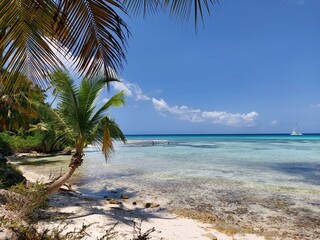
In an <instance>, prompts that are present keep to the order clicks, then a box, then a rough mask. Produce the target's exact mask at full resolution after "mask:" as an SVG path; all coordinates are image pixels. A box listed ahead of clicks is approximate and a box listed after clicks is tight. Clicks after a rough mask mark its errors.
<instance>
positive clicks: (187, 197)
mask: <svg viewBox="0 0 320 240" xmlns="http://www.w3.org/2000/svg"><path fill="white" fill-rule="evenodd" d="M115 150H116V151H115V153H114V154H113V155H112V157H111V159H109V161H108V163H106V162H105V161H104V159H103V156H102V155H101V153H99V152H98V151H96V150H95V149H94V148H88V149H86V151H85V154H86V155H85V161H84V164H83V166H82V167H81V169H80V174H79V178H78V181H77V184H78V185H79V190H80V191H82V192H84V193H87V194H95V195H98V196H104V195H105V194H108V192H110V188H111V189H116V190H120V191H122V192H123V191H124V192H126V193H128V194H129V195H130V196H140V197H141V201H143V199H148V198H150V199H151V198H153V199H154V200H155V201H156V199H165V201H166V205H165V207H166V208H167V209H169V210H172V209H185V208H187V209H198V210H199V209H200V210H201V211H205V212H206V213H212V214H215V215H217V216H219V219H220V220H222V221H224V222H228V224H233V225H234V226H236V225H237V226H238V228H240V229H244V228H245V226H247V225H248V224H249V225H250V226H253V231H254V232H258V233H263V232H271V233H272V234H273V236H278V234H279V236H285V237H284V239H287V238H286V237H288V236H289V238H288V239H299V237H300V238H302V239H317V238H318V237H319V239H320V232H319V231H318V230H315V229H320V228H319V226H320V217H319V215H320V135H304V136H297V137H294V136H288V135H200V136H195V135H188V136H184V135H180V136H172V135H168V136H164V135H161V136H129V137H128V143H127V144H126V145H124V144H121V143H116V147H115ZM239 209H240V210H239ZM239 212H240V214H239ZM232 213H233V214H232ZM230 214H231V217H230ZM302 223H304V225H303V226H301V224H302ZM281 226H282V227H281ZM280 228H282V230H279V229H280ZM299 234H301V236H300V235H299Z"/></svg>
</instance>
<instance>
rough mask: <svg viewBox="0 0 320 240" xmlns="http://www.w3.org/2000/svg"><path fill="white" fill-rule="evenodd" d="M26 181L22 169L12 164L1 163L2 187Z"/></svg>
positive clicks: (0, 176) (0, 184) (0, 186)
mask: <svg viewBox="0 0 320 240" xmlns="http://www.w3.org/2000/svg"><path fill="white" fill-rule="evenodd" d="M24 181H25V178H24V176H23V175H22V173H21V171H20V170H19V169H17V168H16V167H15V166H14V165H12V164H6V163H1V164H0V188H5V189H6V188H9V187H11V186H13V185H16V184H19V183H22V182H24Z"/></svg>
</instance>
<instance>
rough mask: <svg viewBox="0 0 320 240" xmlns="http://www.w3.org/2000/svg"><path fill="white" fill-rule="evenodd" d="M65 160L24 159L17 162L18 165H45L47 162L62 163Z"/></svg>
mask: <svg viewBox="0 0 320 240" xmlns="http://www.w3.org/2000/svg"><path fill="white" fill-rule="evenodd" d="M63 161H64V160H45V159H41V160H29V159H26V160H22V161H21V162H17V165H18V166H43V165H47V164H53V163H60V162H63Z"/></svg>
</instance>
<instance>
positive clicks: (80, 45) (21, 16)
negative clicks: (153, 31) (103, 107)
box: [0, 0, 218, 89]
mask: <svg viewBox="0 0 320 240" xmlns="http://www.w3.org/2000/svg"><path fill="white" fill-rule="evenodd" d="M216 2H218V0H187V1H186V0H77V1H69V0H44V1H38V0H3V1H1V3H0V74H1V76H0V77H1V78H2V79H6V81H7V83H8V84H7V86H8V88H9V89H12V88H14V87H18V86H19V82H20V81H19V80H17V79H19V76H20V75H23V76H27V77H28V78H29V79H31V80H33V81H35V82H36V83H38V84H40V85H41V86H44V85H47V84H46V83H49V78H50V77H49V76H50V74H52V72H53V71H56V70H61V69H64V64H63V61H62V60H61V59H62V58H65V59H71V60H72V61H73V62H74V67H75V69H76V70H77V71H78V72H80V73H81V75H84V76H87V77H89V78H91V77H94V76H96V75H97V73H99V72H100V71H101V70H103V71H104V73H105V75H106V76H109V77H113V76H114V73H115V72H117V71H118V70H119V69H121V68H122V64H123V61H125V59H126V57H125V53H126V46H127V40H128V37H129V36H130V31H129V27H128V25H127V24H126V22H125V21H124V19H125V18H126V15H127V14H130V13H132V14H134V15H138V14H141V13H142V14H143V15H146V14H147V13H155V12H158V11H164V12H168V13H169V14H170V15H171V16H173V17H179V19H183V20H187V19H188V18H189V17H190V16H193V17H194V19H195V25H197V22H198V19H199V17H200V18H202V17H203V15H204V12H208V13H210V6H211V5H213V4H214V3H216Z"/></svg>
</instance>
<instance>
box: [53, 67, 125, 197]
mask: <svg viewBox="0 0 320 240" xmlns="http://www.w3.org/2000/svg"><path fill="white" fill-rule="evenodd" d="M51 78H52V83H53V85H54V86H55V87H56V89H57V92H58V95H57V98H58V101H59V103H58V107H57V111H52V112H51V117H52V119H53V122H54V124H55V126H56V129H58V130H59V129H61V133H60V135H59V134H57V138H56V141H57V142H61V141H62V142H64V141H67V142H68V144H69V145H71V146H72V147H74V148H75V153H74V154H73V155H72V158H71V161H70V164H69V170H68V171H67V172H66V173H65V174H64V175H62V176H60V177H59V178H58V179H57V180H56V181H54V182H53V183H51V184H50V185H49V186H48V193H49V194H50V193H52V192H54V191H56V190H58V189H59V188H60V187H61V186H62V185H63V184H64V183H66V182H67V181H68V179H69V178H70V177H71V176H72V174H73V173H74V171H75V170H76V169H77V168H78V167H79V166H80V165H81V164H82V162H83V156H84V154H83V149H84V147H86V146H87V145H88V144H93V145H96V146H97V147H100V148H101V150H102V152H103V154H104V156H105V158H106V159H107V158H108V156H109V153H110V151H112V150H113V140H118V141H123V142H125V141H126V138H125V136H124V134H123V133H122V131H121V130H120V127H119V126H118V124H117V123H116V122H115V120H113V119H112V118H111V117H110V116H109V114H107V111H108V110H109V109H110V108H111V107H118V106H122V105H124V103H125V101H124V93H123V92H119V93H117V94H115V95H114V96H112V97H111V98H110V99H109V100H107V101H106V102H105V103H103V104H100V105H98V100H99V96H100V93H101V91H102V89H103V88H104V87H105V85H106V84H107V83H109V82H110V81H117V80H116V79H110V78H108V79H106V78H98V77H96V78H93V79H90V80H89V79H83V80H82V81H81V84H80V86H79V87H77V86H76V85H75V83H74V81H73V80H72V79H71V78H70V77H69V76H68V75H67V74H65V73H63V72H56V73H54V74H53V75H52V76H51Z"/></svg>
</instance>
